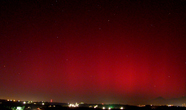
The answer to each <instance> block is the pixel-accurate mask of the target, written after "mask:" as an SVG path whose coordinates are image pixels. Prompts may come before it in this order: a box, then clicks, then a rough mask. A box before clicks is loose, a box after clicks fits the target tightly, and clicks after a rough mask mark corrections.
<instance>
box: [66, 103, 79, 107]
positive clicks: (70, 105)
mask: <svg viewBox="0 0 186 110" xmlns="http://www.w3.org/2000/svg"><path fill="white" fill-rule="evenodd" d="M68 106H69V107H79V104H78V103H75V104H69V105H68Z"/></svg>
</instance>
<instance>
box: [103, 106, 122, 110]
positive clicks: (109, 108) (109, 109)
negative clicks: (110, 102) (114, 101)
mask: <svg viewBox="0 0 186 110" xmlns="http://www.w3.org/2000/svg"><path fill="white" fill-rule="evenodd" d="M102 109H103V110H105V109H106V108H105V107H102ZM111 109H112V108H111V107H108V110H111ZM123 109H124V107H120V110H123Z"/></svg>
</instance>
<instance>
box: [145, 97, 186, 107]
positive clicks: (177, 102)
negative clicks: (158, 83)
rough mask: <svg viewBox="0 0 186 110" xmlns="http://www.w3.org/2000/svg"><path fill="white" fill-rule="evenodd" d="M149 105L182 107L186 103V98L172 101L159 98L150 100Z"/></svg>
mask: <svg viewBox="0 0 186 110" xmlns="http://www.w3.org/2000/svg"><path fill="white" fill-rule="evenodd" d="M148 103H149V104H155V105H167V104H173V105H175V106H181V105H182V104H184V103H186V97H180V98H172V99H165V98H163V97H157V98H155V99H152V100H149V101H148Z"/></svg>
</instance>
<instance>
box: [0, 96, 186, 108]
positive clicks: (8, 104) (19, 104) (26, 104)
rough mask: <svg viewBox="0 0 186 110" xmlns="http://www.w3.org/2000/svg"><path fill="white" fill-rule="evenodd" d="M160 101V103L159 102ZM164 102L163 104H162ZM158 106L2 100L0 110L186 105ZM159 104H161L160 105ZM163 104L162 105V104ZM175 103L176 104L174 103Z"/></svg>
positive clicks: (157, 105) (152, 105) (164, 105)
mask: <svg viewBox="0 0 186 110" xmlns="http://www.w3.org/2000/svg"><path fill="white" fill-rule="evenodd" d="M180 99H181V100H183V101H184V102H185V101H186V100H185V98H180ZM180 99H171V100H170V102H172V101H173V100H177V101H178V100H180ZM159 101H160V102H159ZM161 101H162V102H161ZM154 102H155V103H157V104H150V105H127V104H87V103H84V102H81V103H75V104H72V103H58V102H44V101H40V102H32V101H19V100H18V101H17V100H9V99H8V100H4V99H1V100H0V110H72V109H73V110H82V109H88V110H99V109H102V110H105V109H106V110H111V109H113V110H123V109H126V110H152V109H154V110H165V109H168V110H185V109H186V104H185V103H184V104H182V105H181V106H175V105H174V104H162V103H168V100H167V102H165V100H164V99H163V98H161V97H159V98H157V99H155V100H154ZM158 102H159V103H158ZM160 103H161V104H160ZM172 103H174V102H172Z"/></svg>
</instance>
